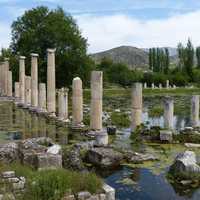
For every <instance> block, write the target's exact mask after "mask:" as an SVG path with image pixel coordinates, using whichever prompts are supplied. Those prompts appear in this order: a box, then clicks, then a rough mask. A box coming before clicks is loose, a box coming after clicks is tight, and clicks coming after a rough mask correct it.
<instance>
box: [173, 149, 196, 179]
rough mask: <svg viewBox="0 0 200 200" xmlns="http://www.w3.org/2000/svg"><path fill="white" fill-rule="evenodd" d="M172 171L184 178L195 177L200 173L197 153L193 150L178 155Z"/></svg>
mask: <svg viewBox="0 0 200 200" xmlns="http://www.w3.org/2000/svg"><path fill="white" fill-rule="evenodd" d="M170 171H171V172H172V173H173V174H174V175H176V176H181V177H183V178H193V177H195V176H197V175H200V166H199V165H198V164H197V160H196V155H195V153H194V152H193V151H185V152H183V153H180V154H178V155H177V157H176V159H175V161H174V163H173V164H172V166H171V167H170Z"/></svg>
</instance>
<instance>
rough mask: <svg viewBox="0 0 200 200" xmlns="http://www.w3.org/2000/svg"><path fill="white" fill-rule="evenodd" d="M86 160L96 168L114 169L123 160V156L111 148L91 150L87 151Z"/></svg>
mask: <svg viewBox="0 0 200 200" xmlns="http://www.w3.org/2000/svg"><path fill="white" fill-rule="evenodd" d="M87 159H88V161H89V162H90V163H92V164H94V165H97V166H98V167H102V168H106V167H114V166H118V165H119V164H120V162H121V161H122V160H123V154H121V153H120V152H117V151H115V150H113V149H112V148H104V147H100V148H93V149H91V150H89V151H88V153H87Z"/></svg>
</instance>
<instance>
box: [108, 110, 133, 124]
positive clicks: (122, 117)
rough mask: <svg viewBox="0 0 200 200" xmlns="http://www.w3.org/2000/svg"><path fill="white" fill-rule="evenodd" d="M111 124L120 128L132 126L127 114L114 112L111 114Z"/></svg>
mask: <svg viewBox="0 0 200 200" xmlns="http://www.w3.org/2000/svg"><path fill="white" fill-rule="evenodd" d="M111 122H112V124H114V125H116V126H119V127H129V126H130V119H129V117H128V114H125V113H117V112H113V113H112V114H111Z"/></svg>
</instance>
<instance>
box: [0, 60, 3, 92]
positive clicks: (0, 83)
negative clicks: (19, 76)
mask: <svg viewBox="0 0 200 200" xmlns="http://www.w3.org/2000/svg"><path fill="white" fill-rule="evenodd" d="M0 93H1V95H3V64H2V63H0Z"/></svg>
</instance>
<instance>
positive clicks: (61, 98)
mask: <svg viewBox="0 0 200 200" xmlns="http://www.w3.org/2000/svg"><path fill="white" fill-rule="evenodd" d="M64 100H65V99H64V88H61V89H60V90H59V91H58V118H59V119H60V120H64V117H65V101H64Z"/></svg>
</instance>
